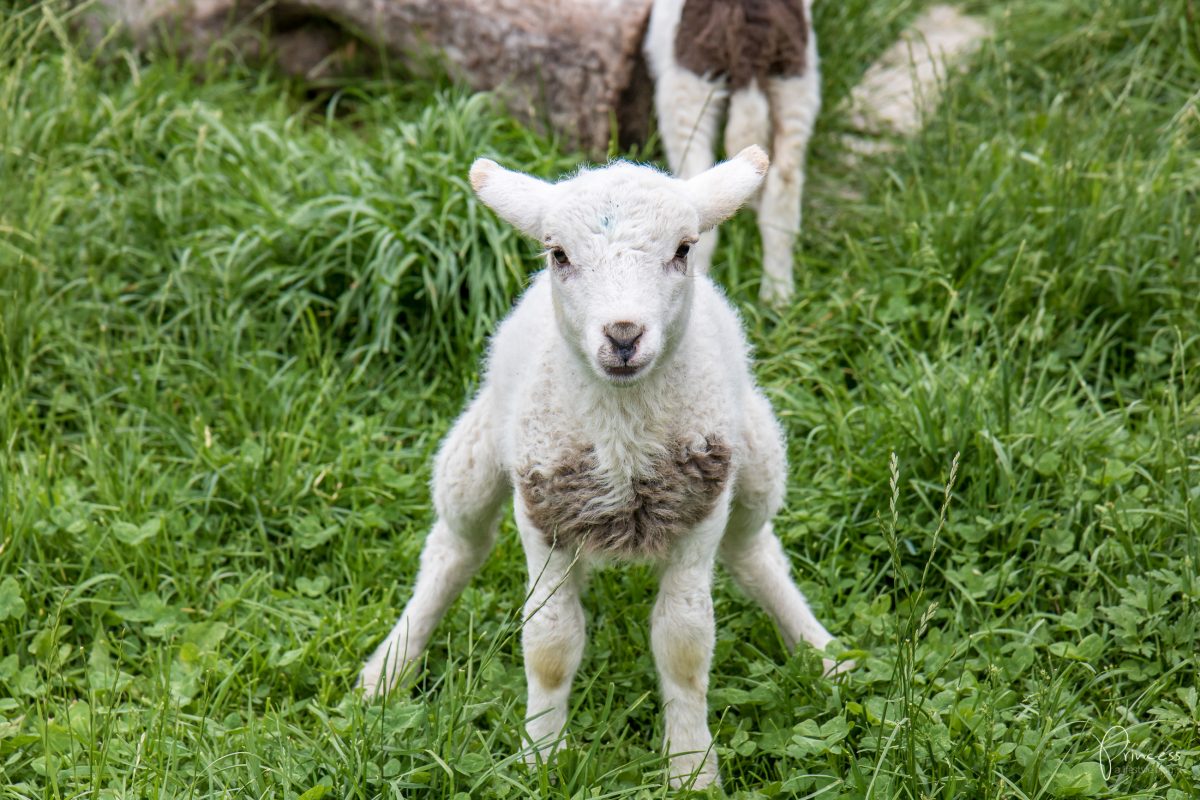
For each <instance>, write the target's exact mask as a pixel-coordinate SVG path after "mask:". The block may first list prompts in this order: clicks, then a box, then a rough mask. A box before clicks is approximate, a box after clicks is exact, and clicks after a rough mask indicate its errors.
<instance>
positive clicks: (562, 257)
mask: <svg viewBox="0 0 1200 800" xmlns="http://www.w3.org/2000/svg"><path fill="white" fill-rule="evenodd" d="M550 256H551V257H552V258H553V259H554V263H555V264H558V265H559V266H560V267H565V266H566V265H567V264H570V263H571V260H570V259H569V258H567V251H566V250H563V249H562V248H561V247H555V248H554V249H553V250H551V251H550Z"/></svg>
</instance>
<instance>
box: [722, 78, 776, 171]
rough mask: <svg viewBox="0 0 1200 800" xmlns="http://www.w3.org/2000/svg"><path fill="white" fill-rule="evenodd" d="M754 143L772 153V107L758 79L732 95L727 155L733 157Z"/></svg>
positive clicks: (726, 142)
mask: <svg viewBox="0 0 1200 800" xmlns="http://www.w3.org/2000/svg"><path fill="white" fill-rule="evenodd" d="M752 144H756V145H758V146H759V147H761V148H763V149H764V150H766V151H767V152H768V153H770V152H771V106H770V103H769V102H768V100H767V93H766V92H765V91H764V90H763V88H762V87H761V86H759V85H758V81H750V83H748V84H746V85H745V86H743V87H742V88H741V89H738V90H737V91H735V92H734V93H733V94H732V95H730V97H729V118H728V121H727V122H726V123H725V154H726V156H732V155H733V154H734V153H740V152H742V150H744V149H745V148H747V147H749V146H750V145H752Z"/></svg>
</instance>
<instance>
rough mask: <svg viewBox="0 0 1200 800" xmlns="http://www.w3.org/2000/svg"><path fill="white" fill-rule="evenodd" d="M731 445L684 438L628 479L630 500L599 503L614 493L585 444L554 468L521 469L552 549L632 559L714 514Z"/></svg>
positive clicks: (654, 551) (530, 504) (652, 552)
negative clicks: (693, 443)
mask: <svg viewBox="0 0 1200 800" xmlns="http://www.w3.org/2000/svg"><path fill="white" fill-rule="evenodd" d="M731 459H732V451H731V450H730V447H729V445H728V444H726V443H725V442H724V441H722V440H721V439H718V438H716V437H707V438H706V439H705V441H704V447H703V448H702V449H692V448H691V447H689V446H688V445H687V444H684V443H683V442H678V443H676V445H675V447H674V449H673V451H672V452H671V453H670V454H669V455H668V456H666V457H663V458H660V459H658V460H656V461H655V462H654V465H653V469H652V470H651V471H650V474H649V475H646V476H644V477H643V476H639V477H635V478H634V479H633V480H632V481H631V483H630V487H629V488H630V490H631V491H630V495H629V501H628V502H627V503H625V504H623V505H620V506H617V507H603V508H597V507H596V506H595V504H594V503H593V501H594V500H596V499H597V498H600V497H602V496H604V495H607V494H609V492H610V488H611V487H610V486H609V484H608V483H606V482H605V479H604V476H603V475H602V474H601V473H600V470H599V465H598V464H597V462H596V452H595V450H593V449H592V448H591V447H587V448H583V449H581V450H579V451H578V452H577V453H576V454H574V455H573V456H572V457H571V458H568V459H566V460H564V461H562V462H560V463H558V464H556V465H554V466H553V467H552V468H550V469H549V470H539V469H525V470H520V471H518V474H517V478H518V486H519V488H520V491H521V498H522V499H523V500H524V501H525V507H526V510H527V512H528V514H529V518H530V520H532V522H533V524H534V525H537V526H538V528H539V529H541V531H542V532H543V534H544V535H545V537H546V541H547V542H548V543H549V544H550V545H551V546H553V547H560V548H566V549H572V550H573V549H575V548H577V547H582V548H583V549H584V550H585V551H587V552H590V553H596V554H606V555H614V556H624V557H630V558H639V557H655V556H661V555H663V554H665V553H666V551H667V548H668V547H670V545H671V542H672V541H674V540H675V539H676V538H677V537H678V536H679V535H680V534H683V533H686V532H687V531H688V530H690V529H691V528H692V527H694V526H695V525H697V524H698V523H699V522H700V521H701V520H703V519H704V518H705V517H707V516H708V514H709V512H711V511H712V509H713V506H714V505H715V504H716V502H717V498H719V497H720V496H721V492H722V491H723V490H724V489H725V484H726V483H727V482H728V480H729V472H730V465H731Z"/></svg>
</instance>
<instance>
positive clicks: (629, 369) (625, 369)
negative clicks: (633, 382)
mask: <svg viewBox="0 0 1200 800" xmlns="http://www.w3.org/2000/svg"><path fill="white" fill-rule="evenodd" d="M641 371H642V365H637V366H634V365H633V364H625V365H622V366H619V367H617V366H613V367H610V366H608V365H605V366H604V374H605V375H607V376H608V377H610V378H613V379H615V380H617V381H618V382H620V381H625V380H628V379H630V378H632V377H633V376H634V375H637V374H638V373H639V372H641Z"/></svg>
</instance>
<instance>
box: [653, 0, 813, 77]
mask: <svg viewBox="0 0 1200 800" xmlns="http://www.w3.org/2000/svg"><path fill="white" fill-rule="evenodd" d="M807 50H808V18H807V17H806V16H805V14H804V3H803V2H802V0H685V2H684V4H683V11H682V13H681V14H680V17H679V28H678V30H677V31H676V32H675V60H676V61H678V62H679V64H680V65H681V66H683V67H684V68H685V69H688V70H690V71H692V72H694V73H696V74H697V75H705V76H708V77H712V78H725V79H726V80H728V81H729V87H730V88H731V89H735V90H736V89H741V88H742V87H743V86H746V85H747V84H749V83H750V82H751V81H752V80H755V79H757V80H758V83H759V86H763V87H765V85H766V80H767V78H776V77H793V76H796V75H802V74H804V68H805V64H806V61H805V57H806V51H807Z"/></svg>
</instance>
